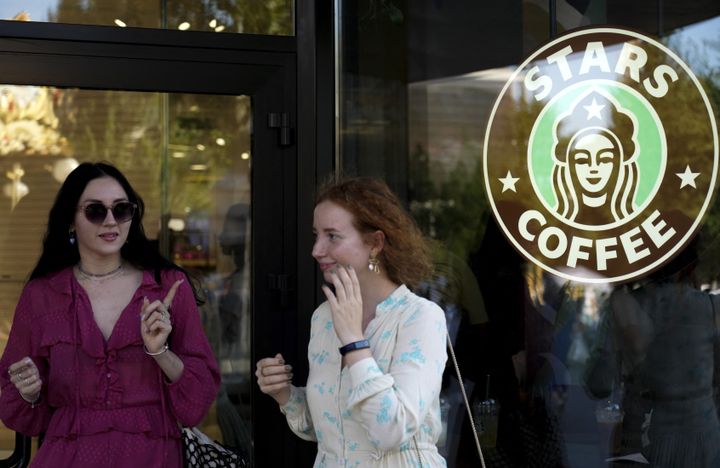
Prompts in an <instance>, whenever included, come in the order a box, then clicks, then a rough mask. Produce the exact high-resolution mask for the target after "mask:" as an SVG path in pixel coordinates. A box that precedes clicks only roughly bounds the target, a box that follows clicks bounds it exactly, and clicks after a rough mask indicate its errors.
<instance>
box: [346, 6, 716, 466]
mask: <svg viewBox="0 0 720 468" xmlns="http://www.w3.org/2000/svg"><path fill="white" fill-rule="evenodd" d="M338 3H339V5H340V7H339V8H338V16H337V18H336V21H337V23H338V33H339V37H340V49H339V50H340V51H341V54H340V58H339V61H338V64H339V65H340V68H339V69H338V70H337V72H338V74H339V82H340V87H339V90H338V93H339V95H338V100H339V104H340V105H339V108H340V109H341V111H342V112H341V114H340V118H339V130H340V131H339V132H338V135H339V136H338V138H339V141H338V147H339V149H340V156H339V161H340V162H341V163H340V167H338V168H337V169H338V170H342V171H343V172H344V173H345V174H350V175H367V176H379V177H382V178H384V179H385V180H387V181H388V183H389V184H390V185H391V187H392V188H393V189H394V190H395V191H396V192H397V193H398V194H400V195H401V197H404V198H405V200H406V202H407V207H408V209H409V210H410V212H411V213H412V214H413V216H414V217H415V219H416V220H417V221H418V223H419V225H420V226H421V228H422V229H423V230H424V232H425V233H426V234H427V235H428V236H429V237H430V238H432V239H434V240H435V241H437V244H436V251H435V273H434V276H433V277H432V278H431V279H430V280H429V281H428V282H427V283H426V284H424V285H423V287H421V288H420V289H419V291H418V292H419V293H421V294H423V295H425V296H426V297H428V298H430V299H431V300H433V301H435V302H436V303H438V304H439V305H441V306H442V307H443V309H444V310H445V313H446V319H447V323H448V328H449V331H450V335H451V338H452V339H453V342H454V344H455V351H456V353H457V356H458V360H459V365H460V368H461V370H462V371H463V378H464V380H465V381H464V385H465V388H466V389H467V391H468V394H469V395H470V399H471V404H472V406H473V408H474V409H475V415H476V417H477V419H478V420H479V421H480V427H481V428H484V432H483V433H481V443H482V445H483V449H484V452H485V459H486V462H487V466H570V467H583V468H585V467H601V466H608V465H607V463H608V461H607V460H608V459H610V458H613V457H620V456H633V457H635V458H637V459H639V458H640V457H641V456H642V457H644V456H648V457H652V456H657V455H656V454H655V455H651V450H650V449H648V447H649V445H648V444H649V443H650V442H649V441H650V440H651V439H652V436H653V435H654V437H655V442H656V444H658V441H659V440H660V441H663V443H666V444H667V445H665V446H666V447H672V448H668V449H667V450H669V451H670V452H672V455H673V456H677V457H678V458H676V459H675V460H687V459H683V458H682V457H683V456H686V455H685V453H686V452H685V451H684V450H685V448H684V447H681V445H683V444H685V442H678V441H679V440H680V439H672V440H669V441H668V439H662V438H661V436H662V435H661V434H660V433H661V432H662V431H663V430H665V431H667V430H668V428H671V429H672V430H673V431H675V432H676V433H677V432H683V431H686V430H690V428H693V427H698V426H697V424H698V422H697V421H696V420H695V419H694V418H696V417H699V416H697V415H698V414H699V413H698V412H700V413H702V412H703V411H706V413H703V414H705V415H707V417H708V418H709V420H711V421H714V423H713V424H715V425H713V424H710V425H709V426H707V427H709V428H711V429H709V430H710V431H711V432H712V434H713V436H712V437H714V439H712V440H713V442H708V443H707V445H704V446H702V448H700V449H699V450H700V451H702V450H707V449H708V448H710V449H712V445H713V444H720V430H718V426H717V424H716V423H717V416H716V413H717V408H716V407H715V406H714V404H713V403H712V401H711V399H707V398H706V399H704V400H703V399H702V398H699V396H698V395H696V394H693V391H694V390H691V389H692V388H693V387H692V385H688V386H683V387H681V388H675V389H674V390H673V391H674V392H675V393H672V392H670V393H671V395H668V394H662V395H658V394H657V393H658V392H657V391H656V390H653V389H657V388H659V387H662V385H663V384H667V385H670V384H671V383H673V382H678V381H683V382H684V381H688V380H692V379H697V380H696V381H703V382H705V383H707V377H708V375H712V367H713V366H712V353H713V350H712V342H713V336H714V335H713V334H712V333H708V332H704V331H703V326H702V325H698V323H699V322H693V320H694V319H692V318H691V317H692V314H691V313H690V312H688V311H686V310H683V311H682V312H678V313H677V315H675V316H672V315H671V311H669V309H668V308H663V307H664V306H663V307H661V306H657V307H654V308H653V307H650V306H648V305H647V304H649V303H650V302H651V301H658V303H660V301H669V300H671V299H670V298H667V297H665V296H664V295H665V294H667V291H669V290H670V289H666V286H665V280H666V279H667V277H665V278H664V279H663V278H662V277H661V276H658V275H662V274H663V273H667V271H668V270H661V272H660V273H658V274H656V275H653V276H652V277H651V276H648V277H646V278H641V279H640V280H639V281H637V282H636V283H634V284H629V285H625V286H624V287H621V286H618V285H611V284H602V283H600V284H592V285H590V284H585V283H577V282H571V281H568V280H565V279H563V278H560V277H557V276H554V275H552V274H549V273H547V272H544V271H543V270H541V269H540V268H539V267H538V266H536V265H535V264H534V263H531V262H528V261H527V260H526V259H525V258H524V257H523V256H522V255H520V254H519V253H518V252H517V251H516V250H515V248H514V247H513V246H512V245H511V244H510V242H509V241H508V240H507V238H506V237H505V235H504V233H503V232H502V230H501V229H500V227H499V226H498V224H497V223H496V222H495V221H494V219H493V216H492V213H491V207H490V203H489V201H488V197H487V195H486V193H485V183H484V178H483V168H482V154H483V146H484V143H485V132H486V127H487V123H488V120H489V119H490V116H491V113H492V110H493V106H494V104H495V100H496V98H497V97H498V95H499V93H500V92H501V90H502V89H503V87H504V86H505V84H506V83H507V82H508V79H509V78H510V76H511V75H512V73H513V72H514V71H515V70H516V69H517V67H518V66H519V64H521V63H522V62H523V60H524V58H525V57H526V56H528V55H529V54H530V53H531V52H533V51H534V50H536V49H537V48H539V47H540V46H542V45H543V44H545V43H547V42H548V41H549V40H550V39H551V38H552V34H562V33H564V32H566V31H569V30H572V29H575V28H580V27H589V26H601V25H619V26H621V27H627V28H629V29H634V30H638V31H641V32H643V33H644V34H647V35H650V36H653V37H655V38H657V40H658V41H659V42H661V43H662V44H664V45H665V46H667V47H668V48H670V49H671V50H673V51H674V53H676V54H677V55H678V56H680V57H681V58H682V59H683V60H684V61H685V62H686V63H687V64H688V66H689V67H690V68H691V69H692V70H693V72H694V73H695V75H696V76H697V77H698V80H699V81H700V82H701V83H702V86H703V87H704V89H705V92H706V93H707V95H708V97H709V99H710V101H711V105H712V106H714V108H715V109H718V108H720V75H718V72H717V70H718V69H719V68H720V43H719V42H718V36H717V31H718V30H719V29H720V8H719V7H718V6H717V5H714V6H713V7H708V4H707V2H689V3H686V4H684V5H683V6H682V7H681V6H679V4H678V3H677V2H658V1H654V0H653V1H638V2H630V3H628V2H623V1H592V0H591V1H569V0H567V1H565V0H558V1H557V2H548V1H535V0H517V1H512V2H502V4H501V5H500V3H498V4H497V5H495V4H488V3H487V2H484V3H482V2H480V3H479V2H469V1H468V2H379V3H377V2H375V3H373V2H371V3H372V4H374V5H375V6H376V8H374V9H373V8H370V7H369V6H367V5H364V4H363V5H357V4H355V3H353V2H338ZM378 5H384V6H385V8H379V7H378ZM389 6H392V7H393V8H389ZM378 44H383V46H382V47H379V46H378ZM379 50H382V53H381V54H379V53H378V51H379ZM678 108H680V106H678ZM528 111H529V108H528V109H522V108H521V106H519V107H518V110H517V113H518V115H517V119H516V122H514V124H513V125H511V126H509V128H507V129H505V135H508V138H507V141H505V147H504V148H505V149H506V150H507V151H508V152H512V151H514V148H516V147H520V145H519V143H520V142H521V140H522V139H527V138H528V134H529V127H528V125H526V123H527V122H526V120H527V115H526V114H527V113H528ZM524 112H525V113H524ZM715 114H716V115H715V117H716V119H717V117H718V116H717V111H715ZM685 134H686V135H693V131H692V130H691V129H688V131H687V132H686V133H685ZM699 140H700V138H695V139H693V138H689V139H688V142H687V143H688V144H693V143H692V142H693V141H699ZM403 143H404V144H405V146H404V147H402V148H401V147H400V146H401V145H402V144H403ZM707 157H708V158H711V157H712V151H711V148H710V149H708V156H707ZM676 202H677V204H678V206H679V205H680V204H682V203H683V202H682V199H681V198H678V200H677V201H676ZM718 210H720V204H718V203H717V202H715V203H714V204H713V205H711V206H710V208H709V213H708V214H707V216H706V218H705V222H704V226H703V228H702V230H701V231H700V234H699V236H698V238H697V241H696V242H695V243H693V244H692V245H691V247H690V248H689V249H687V251H686V252H684V253H682V254H680V256H679V257H678V260H677V262H680V264H681V266H685V267H686V268H684V269H682V268H681V269H682V270H683V274H682V275H681V276H680V277H676V276H673V278H680V280H681V281H682V282H683V285H684V286H683V288H685V289H683V294H685V293H687V294H691V293H690V292H689V291H691V290H694V291H697V290H703V291H715V292H717V289H718V279H719V278H720V270H718V267H717V265H718V264H720V263H719V260H720V257H718V254H720V252H718V248H717V245H718V240H720V237H719V236H718V235H719V234H720V232H718V226H720V213H719V212H718ZM677 265H678V263H675V264H673V267H677ZM691 270H692V271H691ZM689 273H692V275H690V274H689ZM653 282H657V283H658V284H660V283H662V284H663V286H662V287H660V288H657V291H656V292H652V293H651V292H648V291H649V290H650V289H649V288H648V284H651V283H653ZM672 287H675V286H672ZM628 291H630V293H629V295H627V292H628ZM658 291H659V292H658ZM678 291H679V289H678ZM678 294H680V293H678ZM705 300H706V301H707V298H706V299H705ZM635 302H638V303H640V304H641V305H642V306H641V307H636V306H635V305H634V304H635ZM709 304H710V302H709V301H708V302H707V303H706V304H705V308H704V309H702V310H703V314H705V315H704V316H703V317H704V318H703V320H706V322H702V323H706V325H709V324H711V323H712V322H711V321H710V315H709V314H711V309H710V306H709ZM645 309H650V310H651V312H649V313H646V312H645ZM674 327H677V328H680V329H681V331H680V332H679V333H676V332H675V330H676V328H674ZM712 330H714V328H713V327H711V331H712ZM678 348H681V349H683V351H681V352H678V353H677V355H673V356H670V355H669V354H672V353H667V352H664V351H663V350H665V351H666V350H667V349H678ZM698 350H701V351H702V352H701V351H698ZM694 353H698V354H694ZM702 353H704V354H702ZM686 361H692V363H693V364H692V365H689V364H688V362H686ZM718 365H719V364H718V363H715V366H718ZM640 369H642V372H646V373H647V374H643V375H642V377H643V379H644V380H643V382H642V383H641V382H640V376H641V374H642V372H641V371H640ZM668 376H672V377H668ZM647 379H649V380H647ZM673 379H674V380H673ZM703 379H704V380H703ZM444 380H445V381H444V387H443V393H442V400H441V412H442V414H443V421H444V429H445V430H444V431H443V434H442V436H441V439H440V441H439V443H438V445H439V449H440V452H441V453H442V454H443V455H444V456H445V457H446V458H447V461H448V466H449V467H471V466H472V467H475V466H479V461H478V460H477V455H476V454H475V451H474V444H473V442H472V438H471V436H470V433H469V426H468V424H467V420H466V418H465V416H464V408H463V404H462V400H461V397H460V393H459V391H458V390H459V382H458V381H457V379H456V378H455V376H454V372H453V371H452V369H450V368H448V369H446V372H445V379H444ZM716 390H717V389H716ZM665 397H667V398H676V399H675V400H672V399H670V400H663V398H665ZM698 398H699V399H698ZM648 401H653V403H650V404H649V403H648ZM688 401H693V403H688ZM694 404H697V405H698V406H696V407H694V406H693V405H694ZM653 405H654V407H655V408H656V410H657V409H658V408H660V409H661V411H660V412H659V413H657V412H656V413H655V415H653V417H654V418H655V419H654V424H655V425H654V426H652V425H650V426H648V424H649V421H650V417H649V416H648V415H649V414H650V410H651V409H652V408H653ZM663 405H665V406H663ZM667 405H670V406H672V405H675V407H674V409H673V411H670V412H667V411H665V412H663V411H662V409H665V408H666V407H667ZM703 405H705V406H703ZM661 406H662V408H661ZM657 414H660V416H657ZM672 418H675V419H673V422H668V419H672ZM673 424H674V425H673ZM643 425H644V426H643ZM648 427H652V428H653V429H652V430H651V431H650V432H648V431H647V430H645V429H647V428H648ZM658 427H660V428H661V429H657V428H658ZM658 431H660V432H658ZM704 443H705V442H702V443H701V442H698V444H699V445H698V446H697V447H700V446H701V445H702V444H704ZM656 446H657V445H656ZM693 447H696V446H693ZM718 447H720V445H715V448H716V449H717V448H718ZM688 450H689V449H688ZM670 452H668V453H670ZM715 453H717V452H715ZM709 463H710V464H707V465H702V464H697V463H691V464H689V465H688V464H687V463H685V462H677V463H674V464H673V462H670V466H715V465H713V464H712V462H709Z"/></svg>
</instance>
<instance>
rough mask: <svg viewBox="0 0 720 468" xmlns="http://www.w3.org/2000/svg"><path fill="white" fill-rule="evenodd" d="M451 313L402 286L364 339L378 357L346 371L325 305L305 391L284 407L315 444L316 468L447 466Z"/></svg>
mask: <svg viewBox="0 0 720 468" xmlns="http://www.w3.org/2000/svg"><path fill="white" fill-rule="evenodd" d="M446 329H447V328H446V324H445V314H444V313H443V311H442V309H440V307H438V306H437V305H436V304H435V303H433V302H430V301H428V300H426V299H423V298H421V297H419V296H417V295H415V294H413V293H412V292H410V290H409V289H408V288H407V287H405V286H400V287H399V288H397V289H396V290H395V291H394V292H393V293H392V294H391V295H390V296H388V298H387V299H385V301H383V302H382V303H381V304H379V305H378V306H377V309H376V315H375V318H374V319H373V320H372V321H371V322H370V323H369V324H368V326H367V329H366V331H365V337H366V338H367V339H368V340H369V341H370V350H371V351H372V355H373V357H372V358H366V359H363V360H361V361H359V362H357V363H355V364H354V365H353V366H351V367H349V368H347V367H346V368H344V369H342V371H341V365H342V364H341V356H340V353H339V351H338V347H339V346H340V342H339V340H338V338H337V335H336V334H335V329H334V328H333V323H332V316H331V312H330V306H329V304H328V303H327V302H325V303H323V304H322V305H320V307H318V308H317V310H315V312H314V313H313V317H312V326H311V332H310V345H309V347H308V359H309V362H310V374H309V376H308V382H307V387H304V388H302V387H294V386H293V387H292V393H291V397H290V400H289V401H288V403H287V404H285V405H284V406H282V407H281V410H282V412H283V413H284V414H285V416H286V418H287V421H288V424H289V426H290V428H291V429H292V431H293V432H295V433H296V434H297V435H298V436H300V437H301V438H303V439H305V440H312V441H317V443H318V454H317V458H316V459H315V465H314V466H315V467H316V468H319V467H388V468H390V467H392V468H402V467H420V466H422V467H445V466H446V463H445V460H444V459H443V457H442V456H441V455H440V454H439V453H438V451H437V448H436V447H435V443H436V442H437V440H438V437H439V436H440V432H441V429H442V425H441V421H440V400H439V396H440V386H441V381H442V374H443V371H444V369H445V362H446V360H447V353H446V347H445V343H446V338H445V336H446Z"/></svg>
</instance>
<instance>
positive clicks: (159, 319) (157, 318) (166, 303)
mask: <svg viewBox="0 0 720 468" xmlns="http://www.w3.org/2000/svg"><path fill="white" fill-rule="evenodd" d="M183 281H184V280H177V281H175V283H174V284H173V285H172V287H171V288H170V291H168V293H167V295H166V296H165V299H163V300H162V301H160V300H155V301H153V302H150V301H149V300H148V298H147V297H145V298H143V307H142V313H141V315H140V334H141V335H142V339H143V342H144V343H145V349H146V351H147V352H149V353H158V352H160V351H161V350H162V348H163V346H165V343H167V340H168V336H170V332H171V331H172V322H171V320H170V306H171V305H172V301H173V299H174V298H175V293H176V292H177V289H178V287H180V285H181V284H182V283H183Z"/></svg>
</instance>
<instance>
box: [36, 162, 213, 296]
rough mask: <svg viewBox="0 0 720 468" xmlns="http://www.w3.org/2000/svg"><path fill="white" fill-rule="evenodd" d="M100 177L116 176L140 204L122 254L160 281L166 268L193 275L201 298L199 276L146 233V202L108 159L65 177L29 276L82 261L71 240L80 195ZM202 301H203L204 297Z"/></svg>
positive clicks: (89, 164) (129, 194)
mask: <svg viewBox="0 0 720 468" xmlns="http://www.w3.org/2000/svg"><path fill="white" fill-rule="evenodd" d="M100 177H112V178H113V179H115V180H116V181H117V182H118V183H119V184H120V186H121V187H122V188H123V190H125V193H126V194H127V198H128V200H129V201H130V202H132V203H135V204H136V205H137V210H136V211H135V215H134V216H133V218H132V221H131V224H130V232H129V233H128V237H127V242H126V243H125V244H124V245H123V246H122V249H121V250H120V255H121V256H122V258H123V259H124V260H125V261H126V262H129V263H130V264H131V265H133V266H134V267H135V268H138V269H140V270H149V271H152V272H153V274H154V276H155V281H157V282H158V283H160V272H161V271H162V270H167V269H174V270H179V271H182V272H183V273H185V275H186V276H188V279H190V280H191V281H190V283H191V286H192V288H193V293H194V294H195V299H196V300H199V297H198V288H197V285H196V284H194V283H195V281H196V279H195V278H191V277H190V275H188V274H187V272H186V271H185V270H184V269H183V268H181V267H180V266H178V265H176V264H174V263H173V262H171V261H170V260H168V259H167V258H165V257H163V256H162V255H161V254H160V252H158V249H157V247H156V246H155V245H153V243H152V242H150V240H149V239H148V238H147V236H146V235H145V230H144V229H143V225H142V219H143V215H144V214H145V203H144V202H143V200H142V198H141V197H140V195H138V193H137V192H136V191H135V190H134V189H133V188H132V186H131V185H130V182H128V180H127V178H126V177H125V176H124V175H123V174H122V172H120V170H118V169H117V168H116V167H115V166H112V165H110V164H108V163H104V162H96V163H90V162H84V163H82V164H80V165H79V166H78V167H77V168H75V170H73V171H72V172H71V173H70V174H69V175H68V176H67V178H66V179H65V182H63V184H62V186H61V187H60V190H59V191H58V194H57V196H56V197H55V203H53V206H52V208H51V209H50V214H49V216H48V223H47V231H45V237H44V239H43V249H42V254H41V255H40V259H39V260H38V262H37V265H35V268H34V269H33V271H32V273H30V278H29V280H33V279H35V278H40V277H43V276H46V275H49V274H50V273H54V272H56V271H60V270H62V269H64V268H67V267H69V266H72V265H75V264H76V263H78V262H79V261H80V253H79V251H78V247H77V244H75V245H73V244H70V242H69V232H70V227H71V226H72V224H73V222H74V220H75V213H76V212H77V206H78V202H79V201H80V196H81V195H82V193H83V192H84V191H85V187H87V184H88V183H90V181H91V180H94V179H98V178H100ZM200 302H202V301H200Z"/></svg>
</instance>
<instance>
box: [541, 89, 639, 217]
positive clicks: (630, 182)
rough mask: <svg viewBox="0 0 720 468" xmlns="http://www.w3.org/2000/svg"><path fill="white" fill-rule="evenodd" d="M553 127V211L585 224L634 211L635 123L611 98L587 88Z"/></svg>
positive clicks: (635, 171) (635, 185)
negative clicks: (554, 204) (554, 201)
mask: <svg viewBox="0 0 720 468" xmlns="http://www.w3.org/2000/svg"><path fill="white" fill-rule="evenodd" d="M554 127H555V128H554V131H553V152H552V153H553V154H552V157H553V163H554V165H553V171H552V182H553V192H554V194H555V199H556V200H557V205H556V206H555V211H556V213H557V214H558V215H560V216H561V217H562V218H564V219H566V220H568V221H572V222H575V223H578V224H582V225H586V226H603V225H607V224H611V223H614V222H618V221H621V220H623V219H625V218H627V217H628V216H630V215H631V214H632V213H633V212H634V211H635V210H636V209H637V206H636V205H635V193H636V191H637V185H638V165H637V154H638V152H637V146H638V145H637V130H636V129H637V125H636V122H635V119H634V117H633V116H632V114H630V112H629V111H626V110H624V109H622V108H621V107H620V106H619V105H618V104H617V103H616V102H615V100H614V99H612V98H610V97H609V96H605V95H604V94H600V93H599V92H598V91H591V92H590V93H588V94H586V95H585V96H581V97H580V98H579V99H578V100H576V101H575V104H574V106H573V107H572V109H571V110H570V111H569V112H568V113H565V114H562V115H561V116H560V117H559V118H558V119H557V120H556V121H555V125H554Z"/></svg>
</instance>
